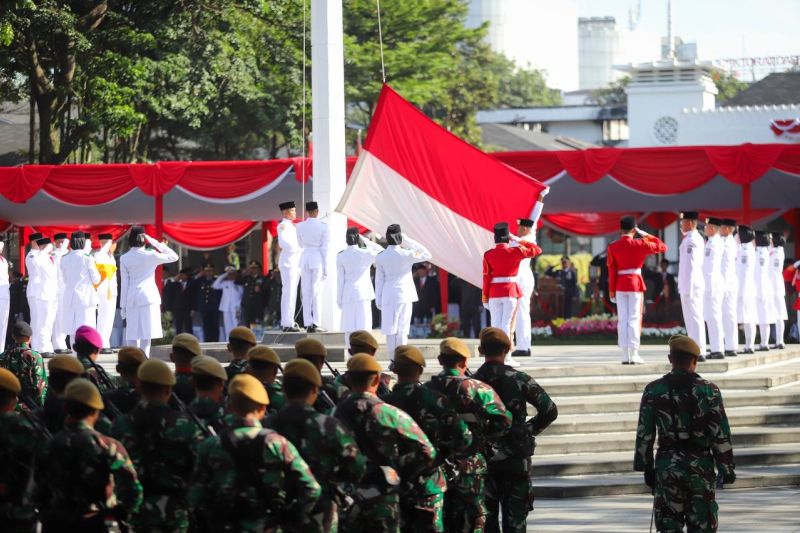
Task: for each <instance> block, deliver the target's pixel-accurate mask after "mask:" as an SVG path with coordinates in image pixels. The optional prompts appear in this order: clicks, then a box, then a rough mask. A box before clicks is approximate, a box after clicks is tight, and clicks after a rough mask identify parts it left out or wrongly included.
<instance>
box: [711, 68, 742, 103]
mask: <svg viewBox="0 0 800 533" xmlns="http://www.w3.org/2000/svg"><path fill="white" fill-rule="evenodd" d="M712 79H713V80H714V85H716V86H717V102H718V103H724V102H725V101H726V100H730V99H731V98H733V97H734V96H736V95H737V94H739V93H740V92H741V91H743V90H745V89H747V87H748V85H747V84H746V83H745V82H743V81H740V80H738V79H737V78H736V76H734V75H733V74H727V73H725V72H722V71H719V70H717V71H715V72H714V74H713V76H712Z"/></svg>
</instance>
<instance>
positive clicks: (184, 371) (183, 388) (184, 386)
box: [170, 367, 195, 409]
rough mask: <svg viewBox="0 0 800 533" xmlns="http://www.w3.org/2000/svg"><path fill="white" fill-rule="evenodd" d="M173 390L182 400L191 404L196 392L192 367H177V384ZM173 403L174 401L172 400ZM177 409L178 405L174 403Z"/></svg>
mask: <svg viewBox="0 0 800 533" xmlns="http://www.w3.org/2000/svg"><path fill="white" fill-rule="evenodd" d="M172 392H174V393H175V396H177V397H178V398H180V400H181V401H182V402H183V403H185V404H186V405H189V404H190V403H191V401H192V400H194V396H195V392H194V385H193V384H192V369H191V368H177V367H176V368H175V386H174V387H172ZM170 405H172V402H170ZM172 407H174V408H176V409H177V407H178V406H177V405H172Z"/></svg>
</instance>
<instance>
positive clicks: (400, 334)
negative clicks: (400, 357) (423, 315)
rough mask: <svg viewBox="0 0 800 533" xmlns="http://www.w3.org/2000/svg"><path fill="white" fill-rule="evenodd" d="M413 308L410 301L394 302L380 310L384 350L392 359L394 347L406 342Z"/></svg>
mask: <svg viewBox="0 0 800 533" xmlns="http://www.w3.org/2000/svg"><path fill="white" fill-rule="evenodd" d="M413 309H414V304H413V303H412V302H407V303H396V304H394V305H392V306H390V307H385V308H384V309H383V310H382V312H381V332H382V333H383V334H384V335H386V350H387V352H388V353H389V358H390V359H392V360H394V349H395V348H397V347H398V346H401V345H403V344H408V332H409V331H410V330H411V312H412V311H413Z"/></svg>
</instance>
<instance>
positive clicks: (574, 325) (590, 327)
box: [531, 314, 686, 339]
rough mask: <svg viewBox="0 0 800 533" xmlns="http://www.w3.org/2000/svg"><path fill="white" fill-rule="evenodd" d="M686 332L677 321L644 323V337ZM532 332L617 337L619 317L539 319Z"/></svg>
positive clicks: (551, 335) (537, 334)
mask: <svg viewBox="0 0 800 533" xmlns="http://www.w3.org/2000/svg"><path fill="white" fill-rule="evenodd" d="M679 333H682V334H686V329H685V328H684V327H683V326H681V325H680V324H678V323H677V322H670V323H666V324H644V325H643V327H642V338H653V339H661V338H669V337H671V336H672V335H676V334H679ZM531 334H532V336H533V337H534V338H540V339H545V338H554V339H569V338H582V339H583V338H585V339H589V338H593V339H616V338H617V317H616V316H615V315H608V314H602V315H589V316H585V317H581V318H569V319H564V318H556V319H554V320H550V321H547V320H539V321H537V322H535V323H534V324H532V327H531Z"/></svg>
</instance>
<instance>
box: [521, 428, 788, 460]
mask: <svg viewBox="0 0 800 533" xmlns="http://www.w3.org/2000/svg"><path fill="white" fill-rule="evenodd" d="M732 441H733V445H734V446H735V447H744V446H759V445H767V444H783V443H787V442H796V443H800V427H798V426H760V427H753V426H745V427H739V428H736V430H735V431H733V432H732ZM635 442H636V432H635V431H624V432H610V433H579V434H572V435H547V432H545V433H543V434H542V435H540V436H539V437H537V439H536V453H538V454H542V455H547V454H565V453H590V452H594V453H598V452H621V451H626V450H631V453H633V452H632V450H633V447H634V444H635Z"/></svg>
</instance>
